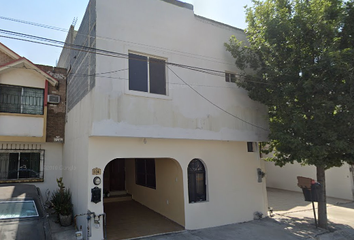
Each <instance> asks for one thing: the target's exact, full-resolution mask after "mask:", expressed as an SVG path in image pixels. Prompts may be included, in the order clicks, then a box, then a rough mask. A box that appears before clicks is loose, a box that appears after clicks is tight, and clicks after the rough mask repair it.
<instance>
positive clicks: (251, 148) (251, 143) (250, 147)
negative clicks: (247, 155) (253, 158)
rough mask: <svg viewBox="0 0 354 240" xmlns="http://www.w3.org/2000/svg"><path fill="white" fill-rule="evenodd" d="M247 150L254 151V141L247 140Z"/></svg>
mask: <svg viewBox="0 0 354 240" xmlns="http://www.w3.org/2000/svg"><path fill="white" fill-rule="evenodd" d="M247 151H248V152H254V149H253V142H247Z"/></svg>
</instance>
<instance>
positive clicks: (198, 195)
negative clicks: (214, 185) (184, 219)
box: [188, 159, 206, 203]
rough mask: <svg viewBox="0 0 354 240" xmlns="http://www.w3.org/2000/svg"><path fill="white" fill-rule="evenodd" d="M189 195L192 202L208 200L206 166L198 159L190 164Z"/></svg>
mask: <svg viewBox="0 0 354 240" xmlns="http://www.w3.org/2000/svg"><path fill="white" fill-rule="evenodd" d="M188 195H189V202H190V203H193V202H202V201H206V184H205V168H204V165H203V163H202V162H201V161H200V160H198V159H193V160H192V161H191V162H190V163H189V165H188Z"/></svg>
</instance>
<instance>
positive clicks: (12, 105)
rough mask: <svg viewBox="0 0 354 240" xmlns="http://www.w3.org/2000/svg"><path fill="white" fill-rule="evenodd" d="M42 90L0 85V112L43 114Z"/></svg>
mask: <svg viewBox="0 0 354 240" xmlns="http://www.w3.org/2000/svg"><path fill="white" fill-rule="evenodd" d="M43 103H44V90H43V89H37V88H27V87H20V86H10V85H2V84H0V112H8V113H23V114H36V115H42V114H43Z"/></svg>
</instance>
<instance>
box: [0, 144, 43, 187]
mask: <svg viewBox="0 0 354 240" xmlns="http://www.w3.org/2000/svg"><path fill="white" fill-rule="evenodd" d="M44 153H45V151H44V150H1V151H0V183H8V182H38V181H44Z"/></svg>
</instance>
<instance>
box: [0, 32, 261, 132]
mask: <svg viewBox="0 0 354 240" xmlns="http://www.w3.org/2000/svg"><path fill="white" fill-rule="evenodd" d="M0 37H1V35H0ZM166 67H167V68H168V69H169V70H170V71H171V72H172V73H173V74H174V75H175V76H176V77H177V78H178V79H180V80H181V81H182V82H183V83H184V85H186V86H188V87H189V88H190V89H192V90H193V91H194V92H195V93H196V94H198V95H199V96H200V97H202V98H203V99H204V100H206V101H207V102H209V103H210V104H212V105H213V106H215V107H216V108H218V109H220V110H221V111H223V112H224V113H226V114H228V115H230V116H232V117H234V118H236V119H238V120H240V121H241V122H244V123H246V124H248V125H251V126H253V127H256V128H259V129H261V130H264V131H268V130H267V129H265V128H263V127H260V126H258V125H255V124H253V123H250V122H248V121H246V120H244V119H242V118H240V117H238V116H236V115H235V114H232V113H230V112H228V111H227V110H225V109H223V108H222V107H220V106H218V105H217V104H215V103H213V102H212V101H211V100H209V99H208V98H206V97H205V96H204V95H202V94H201V93H200V92H199V91H197V90H196V89H195V88H193V87H192V85H191V84H189V83H187V82H186V81H184V80H183V79H182V78H181V77H180V76H179V75H177V73H175V72H174V71H173V70H172V69H171V68H170V67H169V66H167V65H166ZM176 67H178V66H176ZM10 68H19V67H10ZM27 69H31V68H27ZM32 70H35V71H37V70H36V69H32ZM126 70H128V69H127V68H124V69H119V70H114V71H108V72H102V73H95V74H82V76H84V77H87V76H97V75H103V74H108V73H115V72H120V71H126ZM73 75H75V76H77V73H75V74H73ZM78 75H79V76H80V74H78ZM100 77H102V76H100ZM103 77H106V78H113V77H107V76H103ZM113 79H115V78H113ZM118 79H120V80H124V81H127V80H129V79H125V78H120V77H118ZM172 84H174V83H172Z"/></svg>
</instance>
